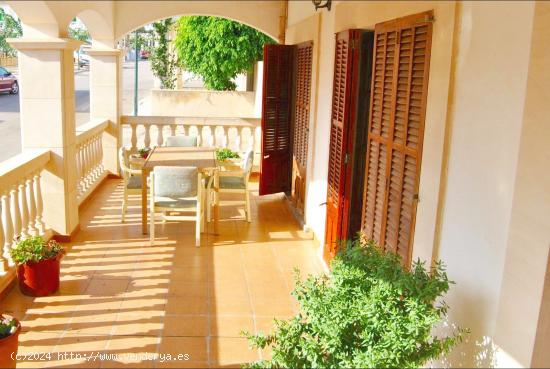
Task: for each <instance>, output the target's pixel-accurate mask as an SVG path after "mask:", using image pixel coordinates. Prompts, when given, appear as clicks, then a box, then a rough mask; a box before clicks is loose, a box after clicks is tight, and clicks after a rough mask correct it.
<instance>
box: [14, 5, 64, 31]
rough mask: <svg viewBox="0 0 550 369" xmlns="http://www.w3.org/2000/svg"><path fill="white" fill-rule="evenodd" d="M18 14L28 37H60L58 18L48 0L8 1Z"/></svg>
mask: <svg viewBox="0 0 550 369" xmlns="http://www.w3.org/2000/svg"><path fill="white" fill-rule="evenodd" d="M6 4H8V5H9V7H10V8H11V9H12V10H13V11H14V12H15V14H17V16H18V17H19V19H20V20H21V25H22V27H23V36H25V37H28V38H46V37H58V36H59V27H58V23H57V19H56V18H55V16H54V14H53V12H52V11H51V9H50V7H49V5H48V4H47V2H46V1H6Z"/></svg>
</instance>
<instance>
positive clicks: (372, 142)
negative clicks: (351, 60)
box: [362, 12, 432, 265]
mask: <svg viewBox="0 0 550 369" xmlns="http://www.w3.org/2000/svg"><path fill="white" fill-rule="evenodd" d="M431 19H432V12H426V13H421V14H416V15H412V16H408V17H404V18H399V19H396V20H393V21H389V22H385V23H381V24H378V25H376V27H375V44H374V63H373V74H372V75H373V78H372V91H371V109H370V122H371V124H370V126H369V131H368V143H367V160H366V168H365V170H366V173H365V192H364V199H363V205H364V209H363V219H362V229H363V232H364V233H365V235H366V237H367V238H370V239H373V240H374V241H376V242H377V243H378V244H379V245H381V246H383V247H384V249H385V250H388V251H392V252H397V253H398V254H399V255H401V257H402V258H403V262H404V263H405V264H406V265H408V264H409V263H410V256H411V242H412V238H413V237H412V236H413V230H414V222H415V215H416V205H417V200H418V180H419V175H420V163H421V159H422V141H423V137H424V120H425V112H426V96H427V89H428V72H429V62H430V47H431V37H432V21H431Z"/></svg>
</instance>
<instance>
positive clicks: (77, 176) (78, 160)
mask: <svg viewBox="0 0 550 369" xmlns="http://www.w3.org/2000/svg"><path fill="white" fill-rule="evenodd" d="M75 161H76V178H77V181H76V192H77V194H80V192H81V189H80V178H82V175H81V174H80V144H77V145H76V154H75Z"/></svg>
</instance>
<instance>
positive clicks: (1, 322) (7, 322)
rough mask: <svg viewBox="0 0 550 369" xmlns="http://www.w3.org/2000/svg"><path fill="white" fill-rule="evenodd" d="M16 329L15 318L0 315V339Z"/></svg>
mask: <svg viewBox="0 0 550 369" xmlns="http://www.w3.org/2000/svg"><path fill="white" fill-rule="evenodd" d="M16 330H17V319H15V318H13V317H11V316H8V315H0V339H2V338H6V337H8V336H9V335H11V334H13V333H15V331H16Z"/></svg>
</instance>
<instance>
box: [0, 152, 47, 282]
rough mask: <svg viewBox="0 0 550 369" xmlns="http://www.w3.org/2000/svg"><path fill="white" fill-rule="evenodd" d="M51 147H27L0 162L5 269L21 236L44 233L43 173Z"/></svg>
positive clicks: (1, 243)
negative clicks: (11, 250)
mask: <svg viewBox="0 0 550 369" xmlns="http://www.w3.org/2000/svg"><path fill="white" fill-rule="evenodd" d="M49 161H50V151H49V150H28V151H25V152H24V153H22V154H19V155H17V156H14V157H12V158H10V159H8V160H6V161H4V162H2V163H1V164H0V209H1V210H0V213H1V216H0V247H2V252H1V255H0V263H1V264H2V265H1V267H2V268H3V271H4V272H6V271H7V270H8V269H9V268H10V267H11V266H13V262H12V260H11V258H10V249H11V248H12V247H13V245H14V243H15V240H16V239H18V238H27V237H30V236H35V235H44V234H45V232H46V228H47V227H46V224H45V223H44V219H43V202H42V186H41V174H42V171H43V170H44V168H45V166H46V164H47V163H48V162H49Z"/></svg>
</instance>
